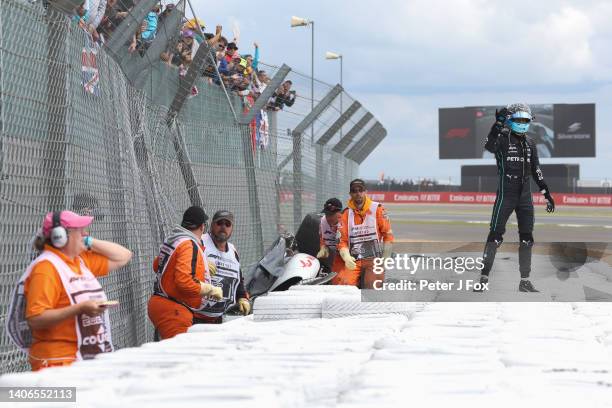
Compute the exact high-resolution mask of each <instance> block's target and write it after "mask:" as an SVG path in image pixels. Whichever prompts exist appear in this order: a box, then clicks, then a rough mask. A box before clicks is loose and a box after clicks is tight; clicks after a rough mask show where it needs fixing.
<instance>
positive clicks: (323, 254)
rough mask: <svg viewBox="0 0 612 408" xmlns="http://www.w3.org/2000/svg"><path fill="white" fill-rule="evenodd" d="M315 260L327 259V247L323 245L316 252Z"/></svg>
mask: <svg viewBox="0 0 612 408" xmlns="http://www.w3.org/2000/svg"><path fill="white" fill-rule="evenodd" d="M317 258H319V259H321V258H329V249H327V246H325V245H323V246H322V247H321V249H319V252H317Z"/></svg>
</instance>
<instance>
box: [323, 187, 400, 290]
mask: <svg viewBox="0 0 612 408" xmlns="http://www.w3.org/2000/svg"><path fill="white" fill-rule="evenodd" d="M349 189H350V190H349V191H350V195H351V198H350V200H349V201H348V208H346V209H345V210H344V211H343V212H342V217H341V219H340V227H339V230H340V242H339V243H338V247H337V248H338V253H339V254H340V257H341V258H342V260H343V261H344V268H342V270H341V271H340V272H339V273H338V275H337V276H336V277H335V278H334V279H333V280H332V283H333V284H334V285H353V286H358V287H360V288H362V289H364V288H365V289H372V288H373V285H374V282H375V281H376V280H384V274H375V273H374V271H373V266H374V258H378V257H381V256H382V257H384V258H388V257H390V256H391V246H392V243H393V231H392V230H391V223H390V221H389V217H388V216H387V212H386V211H385V209H384V208H383V206H382V204H380V203H377V202H376V201H372V199H371V198H370V197H368V195H367V191H366V185H365V182H364V181H363V180H361V179H355V180H353V181H351V183H350V185H349Z"/></svg>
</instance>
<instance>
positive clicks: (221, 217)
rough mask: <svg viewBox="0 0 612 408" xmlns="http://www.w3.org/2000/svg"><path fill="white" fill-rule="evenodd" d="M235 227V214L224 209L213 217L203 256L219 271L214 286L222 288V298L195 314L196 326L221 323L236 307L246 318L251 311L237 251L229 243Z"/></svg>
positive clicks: (208, 302) (205, 240) (209, 301)
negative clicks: (232, 308) (230, 309)
mask: <svg viewBox="0 0 612 408" xmlns="http://www.w3.org/2000/svg"><path fill="white" fill-rule="evenodd" d="M233 228H234V214H232V213H231V212H229V211H226V210H221V211H217V212H216V213H215V215H213V219H212V224H211V226H210V231H209V232H207V233H206V234H204V238H203V239H202V241H203V243H204V248H205V249H204V253H205V254H206V257H207V258H208V260H209V261H211V262H214V264H215V266H216V270H217V273H215V274H214V275H213V277H212V284H213V285H214V286H217V287H220V288H222V289H223V299H221V300H218V301H216V300H212V299H209V300H208V301H207V302H206V304H205V305H204V307H203V308H202V309H201V310H199V311H197V312H194V318H193V322H194V323H221V322H222V320H223V314H225V312H227V310H228V309H229V308H231V307H232V306H233V305H235V304H238V308H239V310H240V313H242V314H243V315H245V316H246V315H248V314H249V312H250V311H251V304H250V303H249V295H248V293H247V291H246V289H245V288H244V278H243V277H242V271H241V270H240V258H239V257H238V251H237V250H236V247H234V245H233V244H232V243H231V242H229V239H230V238H231V237H232V232H233Z"/></svg>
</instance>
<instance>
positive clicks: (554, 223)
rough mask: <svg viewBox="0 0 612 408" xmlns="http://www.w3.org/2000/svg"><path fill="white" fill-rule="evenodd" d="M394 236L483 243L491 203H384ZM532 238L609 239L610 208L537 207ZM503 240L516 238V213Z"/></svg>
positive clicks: (398, 247) (407, 239) (399, 241)
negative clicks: (551, 208)
mask: <svg viewBox="0 0 612 408" xmlns="http://www.w3.org/2000/svg"><path fill="white" fill-rule="evenodd" d="M385 208H386V209H387V212H388V213H389V217H390V218H391V223H392V226H393V232H394V235H395V238H396V243H397V244H396V246H395V249H396V250H397V251H398V252H401V247H402V243H403V242H428V241H434V242H440V241H451V242H481V241H482V242H484V240H485V239H486V237H487V234H488V232H489V222H490V219H491V211H492V210H493V206H492V205H482V204H477V205H469V204H466V205H464V204H385ZM533 235H534V238H535V241H536V243H537V242H612V209H611V208H601V207H567V206H566V207H557V209H556V211H555V212H554V213H553V214H548V213H546V211H545V208H544V207H540V206H537V207H536V214H535V229H534V234H533ZM504 241H505V242H517V241H518V229H517V224H516V216H515V215H514V214H512V216H511V217H510V219H509V220H508V224H507V225H506V234H505V236H504Z"/></svg>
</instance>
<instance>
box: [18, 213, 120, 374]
mask: <svg viewBox="0 0 612 408" xmlns="http://www.w3.org/2000/svg"><path fill="white" fill-rule="evenodd" d="M92 221H93V217H90V216H81V215H78V214H76V213H74V212H72V211H56V212H50V213H48V214H47V215H46V216H45V218H44V221H43V225H42V229H41V230H40V231H39V233H38V234H37V236H36V238H35V242H34V246H35V248H36V249H37V250H38V251H39V252H40V255H39V256H38V257H37V258H36V259H34V261H32V263H31V264H30V266H29V267H28V268H27V270H26V272H25V273H24V275H23V276H22V277H21V279H20V280H19V282H18V285H17V288H16V290H15V292H14V295H13V299H12V302H11V308H10V311H9V316H8V319H7V321H8V324H7V330H8V333H9V336H10V337H11V339H13V341H14V342H15V343H16V344H17V345H18V346H19V347H20V348H22V349H24V350H25V349H27V351H28V355H29V360H30V364H31V366H32V370H33V371H37V370H40V369H42V368H45V367H52V366H62V365H69V364H71V363H72V362H73V361H75V360H84V359H91V358H94V357H95V356H96V355H97V354H99V353H106V352H111V351H113V345H112V341H111V327H110V320H109V314H108V310H107V308H108V307H110V306H112V305H114V304H116V302H112V301H108V299H107V297H106V294H105V293H104V289H103V288H102V286H101V285H100V282H99V281H98V279H97V278H99V277H102V276H106V275H107V274H108V273H109V272H111V271H115V270H117V269H119V268H121V267H122V266H124V265H126V264H127V263H128V262H129V261H130V259H131V258H132V252H131V251H130V250H128V249H126V248H124V247H122V246H121V245H118V244H115V243H112V242H108V241H102V240H99V239H95V238H93V237H91V236H90V235H89V232H88V227H89V225H90V224H91V223H92ZM30 338H31V341H30Z"/></svg>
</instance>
